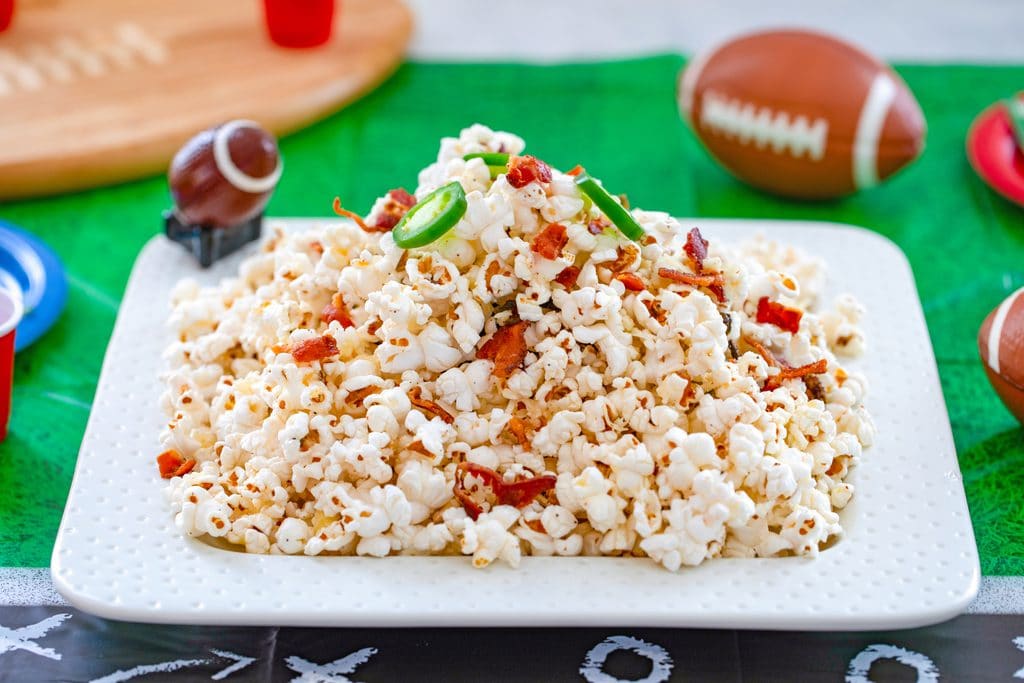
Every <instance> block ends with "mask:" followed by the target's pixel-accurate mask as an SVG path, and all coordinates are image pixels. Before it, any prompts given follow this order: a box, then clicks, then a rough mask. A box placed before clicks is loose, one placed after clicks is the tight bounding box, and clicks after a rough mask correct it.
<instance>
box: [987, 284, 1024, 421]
mask: <svg viewBox="0 0 1024 683" xmlns="http://www.w3.org/2000/svg"><path fill="white" fill-rule="evenodd" d="M978 352H979V353H980V354H981V362H982V363H983V364H984V365H985V374H986V375H988V379H989V381H990V382H991V383H992V387H993V388H994V389H995V390H996V393H997V394H999V398H1001V399H1002V400H1003V403H1004V404H1006V407H1007V408H1009V409H1010V412H1011V413H1013V414H1014V416H1015V417H1016V418H1017V419H1018V420H1020V421H1021V422H1022V423H1024V288H1021V289H1018V290H1017V291H1016V292H1014V293H1013V294H1011V295H1010V296H1008V297H1007V298H1006V300H1005V301H1003V303H1001V304H999V306H997V307H996V309H995V310H994V311H992V312H991V313H989V314H988V317H987V318H985V321H984V322H983V323H982V324H981V330H980V331H979V332H978Z"/></svg>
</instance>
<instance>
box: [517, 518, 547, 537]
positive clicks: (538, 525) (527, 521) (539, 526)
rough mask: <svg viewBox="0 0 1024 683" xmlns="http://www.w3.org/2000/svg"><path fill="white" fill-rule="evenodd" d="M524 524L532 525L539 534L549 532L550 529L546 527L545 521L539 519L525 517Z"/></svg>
mask: <svg viewBox="0 0 1024 683" xmlns="http://www.w3.org/2000/svg"><path fill="white" fill-rule="evenodd" d="M523 524H525V525H526V526H528V527H530V528H531V529H533V530H534V531H536V532H537V533H538V534H546V533H547V532H548V530H547V529H545V528H544V523H543V522H542V521H540V520H539V519H524V520H523Z"/></svg>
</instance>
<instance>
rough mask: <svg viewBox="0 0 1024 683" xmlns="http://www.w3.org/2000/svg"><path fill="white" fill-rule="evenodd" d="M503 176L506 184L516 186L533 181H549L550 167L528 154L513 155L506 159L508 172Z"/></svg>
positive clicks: (522, 185)
mask: <svg viewBox="0 0 1024 683" xmlns="http://www.w3.org/2000/svg"><path fill="white" fill-rule="evenodd" d="M505 177H506V178H507V179H508V184H509V185H511V186H512V187H516V188H519V187H526V186H527V185H529V184H530V183H533V182H538V183H550V182H551V167H550V166H548V165H547V164H545V163H544V162H543V161H541V160H540V159H538V158H537V157H533V156H530V155H529V154H526V155H523V156H519V157H517V156H513V157H510V158H509V160H508V172H507V173H506V174H505Z"/></svg>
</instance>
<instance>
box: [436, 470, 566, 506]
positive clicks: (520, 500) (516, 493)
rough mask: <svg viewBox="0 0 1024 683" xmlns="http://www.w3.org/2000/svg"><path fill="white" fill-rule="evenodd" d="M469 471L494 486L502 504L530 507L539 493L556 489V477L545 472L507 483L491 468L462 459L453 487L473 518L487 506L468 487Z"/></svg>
mask: <svg viewBox="0 0 1024 683" xmlns="http://www.w3.org/2000/svg"><path fill="white" fill-rule="evenodd" d="M469 474H471V475H473V476H474V477H476V478H478V479H480V480H482V481H483V482H484V486H487V487H488V488H489V489H491V491H492V492H493V494H494V497H495V498H496V499H497V504H498V505H513V506H515V507H517V508H524V507H526V506H527V505H529V504H530V503H532V502H533V500H534V499H535V498H536V497H537V496H539V495H540V494H542V493H544V492H545V491H549V490H551V489H553V488H554V487H555V481H556V480H555V477H554V476H552V475H550V474H545V475H543V476H540V477H531V478H530V479H518V480H516V481H515V482H513V483H511V484H506V483H505V482H504V481H503V480H502V478H501V475H500V474H498V473H497V472H495V471H494V470H492V469H491V468H490V467H484V466H483V465H477V464H476V463H472V462H460V463H459V464H458V466H457V467H456V468H455V485H454V486H453V487H452V493H454V494H455V497H456V498H457V499H458V500H459V502H460V503H462V507H463V509H464V510H465V511H466V514H468V515H469V516H470V517H472V518H473V519H476V518H478V517H479V516H480V513H481V512H483V507H482V506H481V505H480V504H479V503H478V502H476V501H475V500H473V496H472V495H471V494H470V492H469V491H468V490H466V475H469Z"/></svg>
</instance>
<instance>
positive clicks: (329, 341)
mask: <svg viewBox="0 0 1024 683" xmlns="http://www.w3.org/2000/svg"><path fill="white" fill-rule="evenodd" d="M337 353H338V343H337V342H336V341H334V337H332V336H331V335H329V334H325V335H324V336H322V337H314V338H313V339H307V340H306V341H303V342H299V343H298V344H296V345H295V346H293V347H292V349H291V354H292V357H293V358H295V360H297V361H298V362H300V363H309V362H312V361H315V360H323V359H324V358H330V357H331V356H334V355H337Z"/></svg>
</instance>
